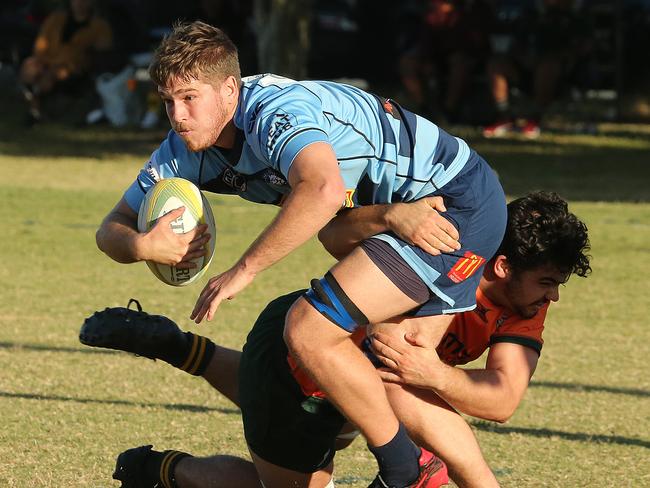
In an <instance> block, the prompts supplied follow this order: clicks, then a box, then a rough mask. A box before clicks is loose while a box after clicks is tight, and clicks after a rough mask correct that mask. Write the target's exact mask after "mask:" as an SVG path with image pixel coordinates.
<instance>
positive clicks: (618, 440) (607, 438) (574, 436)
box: [471, 421, 650, 449]
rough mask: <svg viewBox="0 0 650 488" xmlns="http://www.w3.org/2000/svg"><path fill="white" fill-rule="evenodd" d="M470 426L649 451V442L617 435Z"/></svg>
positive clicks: (485, 430) (492, 425) (491, 430)
mask: <svg viewBox="0 0 650 488" xmlns="http://www.w3.org/2000/svg"><path fill="white" fill-rule="evenodd" d="M471 424H472V426H473V427H475V428H476V429H478V430H481V431H484V432H492V433H495V434H522V435H527V436H532V437H543V438H550V437H558V438H560V439H564V440H568V441H578V442H595V443H597V444H620V445H623V446H636V447H643V448H645V449H650V441H649V440H646V439H634V438H630V437H623V436H619V435H603V434H587V433H584V432H565V431H562V430H553V429H534V428H529V427H509V426H502V425H497V424H492V423H488V422H483V421H472V422H471Z"/></svg>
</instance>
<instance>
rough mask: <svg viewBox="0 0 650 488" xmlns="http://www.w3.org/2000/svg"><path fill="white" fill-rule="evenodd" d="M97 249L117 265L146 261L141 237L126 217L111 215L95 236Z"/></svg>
mask: <svg viewBox="0 0 650 488" xmlns="http://www.w3.org/2000/svg"><path fill="white" fill-rule="evenodd" d="M95 240H96V242H97V247H98V248H99V249H100V250H101V251H103V252H104V253H105V254H106V255H107V256H108V257H110V258H111V259H113V260H114V261H117V262H118V263H123V264H127V263H135V262H137V261H142V260H144V259H146V251H145V249H144V247H145V246H144V242H143V239H142V235H141V234H140V233H139V232H138V231H137V230H136V229H135V228H133V226H132V223H131V222H130V221H129V219H127V218H126V217H124V216H122V215H119V214H116V213H111V214H109V215H108V216H107V217H106V219H104V221H103V222H102V225H101V226H100V227H99V229H98V230H97V233H96V234H95Z"/></svg>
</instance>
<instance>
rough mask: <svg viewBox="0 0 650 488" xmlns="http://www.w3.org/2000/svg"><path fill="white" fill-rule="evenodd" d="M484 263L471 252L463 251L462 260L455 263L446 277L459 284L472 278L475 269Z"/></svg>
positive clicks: (483, 259) (482, 259)
mask: <svg viewBox="0 0 650 488" xmlns="http://www.w3.org/2000/svg"><path fill="white" fill-rule="evenodd" d="M484 262H485V258H482V257H481V256H479V255H477V254H474V253H473V252H471V251H465V254H464V255H463V257H462V258H460V259H459V260H458V261H456V264H454V266H453V268H451V269H450V270H449V273H447V277H448V278H449V279H450V280H451V281H453V282H454V283H460V282H461V281H465V280H466V279H467V278H469V277H470V276H472V275H473V274H474V273H475V272H476V270H477V269H479V268H480V267H481V265H482V264H483V263H484Z"/></svg>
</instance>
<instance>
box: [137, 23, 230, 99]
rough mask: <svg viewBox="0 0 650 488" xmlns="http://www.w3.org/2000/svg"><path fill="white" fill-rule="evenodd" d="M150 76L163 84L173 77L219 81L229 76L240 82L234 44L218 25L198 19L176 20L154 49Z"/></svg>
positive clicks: (158, 83)
mask: <svg viewBox="0 0 650 488" xmlns="http://www.w3.org/2000/svg"><path fill="white" fill-rule="evenodd" d="M149 76H151V79H152V80H153V82H154V83H155V84H156V85H158V86H162V87H164V86H166V85H167V84H168V83H169V82H170V81H171V80H174V79H181V80H183V81H191V80H193V79H196V80H204V81H207V82H214V83H220V82H222V81H223V80H225V79H226V78H227V77H228V76H234V77H235V79H236V80H237V83H238V84H241V71H240V68H239V56H238V54H237V47H236V46H235V44H234V43H233V42H232V41H231V40H230V38H229V37H228V36H227V35H226V33H225V32H223V31H222V30H221V29H218V28H216V27H213V26H211V25H208V24H206V23H204V22H200V21H195V22H179V23H176V24H174V26H173V28H172V31H171V33H170V34H169V35H167V36H166V37H165V38H164V39H163V41H162V42H161V43H160V46H158V48H157V49H156V51H155V52H154V55H153V60H152V61H151V65H150V66H149Z"/></svg>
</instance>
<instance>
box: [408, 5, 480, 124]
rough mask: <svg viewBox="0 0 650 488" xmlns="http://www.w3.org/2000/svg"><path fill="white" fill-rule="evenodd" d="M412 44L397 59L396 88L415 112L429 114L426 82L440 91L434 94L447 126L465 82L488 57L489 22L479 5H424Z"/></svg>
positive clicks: (459, 100) (459, 104) (458, 104)
mask: <svg viewBox="0 0 650 488" xmlns="http://www.w3.org/2000/svg"><path fill="white" fill-rule="evenodd" d="M421 15H422V20H421V23H420V24H421V27H420V32H419V34H418V35H417V39H416V40H415V42H414V45H413V46H412V47H411V48H410V49H408V50H407V51H406V52H405V54H403V55H402V57H401V59H400V73H401V78H402V83H403V86H404V88H405V90H406V91H407V95H408V96H409V98H410V99H411V102H412V103H414V104H415V106H414V107H413V108H414V109H415V110H416V111H419V112H422V113H427V112H431V106H428V105H429V103H428V102H429V101H428V100H427V95H426V93H427V86H426V85H427V80H430V79H435V80H436V83H437V85H439V86H443V85H444V87H445V88H444V89H441V90H438V91H439V92H440V93H438V94H437V95H438V96H439V97H440V99H441V100H442V102H438V100H434V101H433V105H435V106H438V105H441V106H440V107H439V108H440V109H441V110H442V113H443V115H444V116H445V118H446V119H447V121H449V122H453V121H455V120H456V119H457V118H458V114H459V110H460V108H461V102H462V98H463V95H464V93H465V92H466V89H467V85H468V81H469V80H470V76H471V74H472V72H473V71H475V69H476V67H477V66H479V65H480V64H481V63H482V62H483V61H484V59H485V58H486V57H487V55H488V51H489V33H490V27H491V19H492V9H491V6H490V4H489V3H488V2H487V1H484V0H428V1H427V2H426V7H425V11H424V12H423V13H422V14H421Z"/></svg>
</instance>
